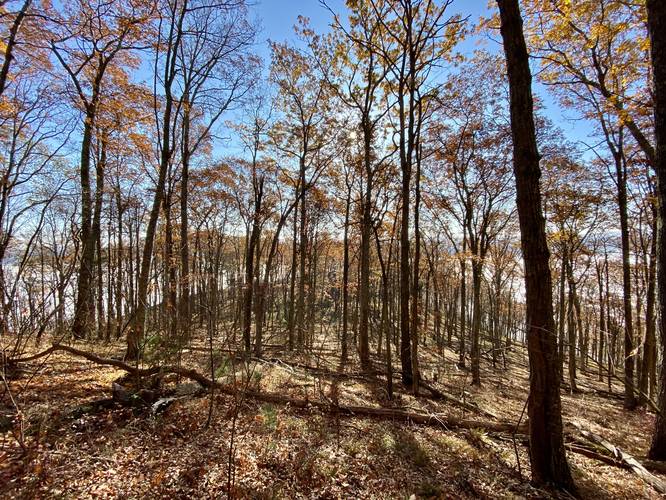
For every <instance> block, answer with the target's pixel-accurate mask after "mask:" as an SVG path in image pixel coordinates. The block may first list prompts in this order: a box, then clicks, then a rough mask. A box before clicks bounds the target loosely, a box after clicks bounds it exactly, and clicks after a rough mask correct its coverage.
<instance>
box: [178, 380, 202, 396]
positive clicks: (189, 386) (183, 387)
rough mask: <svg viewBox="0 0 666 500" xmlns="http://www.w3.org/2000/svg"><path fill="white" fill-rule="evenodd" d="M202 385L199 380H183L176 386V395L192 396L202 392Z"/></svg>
mask: <svg viewBox="0 0 666 500" xmlns="http://www.w3.org/2000/svg"><path fill="white" fill-rule="evenodd" d="M201 389H202V387H201V385H199V384H198V383H197V382H183V383H182V384H178V385H177V386H176V391H175V394H176V396H192V395H194V394H197V393H199V392H201Z"/></svg>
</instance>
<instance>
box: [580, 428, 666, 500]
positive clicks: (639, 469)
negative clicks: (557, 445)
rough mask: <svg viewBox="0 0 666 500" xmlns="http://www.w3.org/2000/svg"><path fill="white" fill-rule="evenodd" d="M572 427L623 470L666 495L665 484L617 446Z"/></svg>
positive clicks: (591, 433) (595, 435)
mask: <svg viewBox="0 0 666 500" xmlns="http://www.w3.org/2000/svg"><path fill="white" fill-rule="evenodd" d="M572 425H573V426H574V427H575V428H576V429H577V430H578V432H579V433H580V435H581V436H583V437H584V438H585V439H587V440H588V441H590V442H592V443H594V444H596V445H597V446H599V447H601V449H603V450H606V451H607V452H608V453H609V454H610V455H611V456H612V457H613V458H615V459H616V460H617V461H618V462H620V464H622V466H623V467H624V468H625V469H628V470H630V471H631V472H633V473H634V474H636V475H637V476H638V477H640V478H641V479H642V480H643V481H645V482H646V483H647V484H649V485H650V486H652V487H653V488H654V489H655V490H657V491H658V492H659V493H661V494H666V482H665V481H663V480H662V479H660V478H658V477H657V476H655V475H653V474H651V473H650V472H649V471H648V470H647V469H646V468H645V467H644V466H643V465H642V464H641V463H640V462H639V461H638V460H636V459H635V458H634V457H632V456H631V455H629V454H628V453H627V452H625V451H622V450H621V449H620V448H618V447H617V446H614V445H613V444H611V443H609V442H608V441H606V440H605V439H604V438H603V437H601V436H599V435H597V434H594V433H593V432H590V431H588V430H585V429H583V428H582V427H581V425H580V424H578V423H576V422H573V423H572Z"/></svg>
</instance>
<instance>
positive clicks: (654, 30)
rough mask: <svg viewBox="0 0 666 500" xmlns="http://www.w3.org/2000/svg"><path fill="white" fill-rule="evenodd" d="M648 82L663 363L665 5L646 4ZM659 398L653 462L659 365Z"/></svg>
mask: <svg viewBox="0 0 666 500" xmlns="http://www.w3.org/2000/svg"><path fill="white" fill-rule="evenodd" d="M647 14H648V30H649V33H650V42H651V44H650V53H651V56H652V78H653V82H654V123H655V138H656V148H655V151H656V155H655V162H654V164H653V165H652V166H653V168H654V170H655V172H656V173H657V194H658V196H657V200H658V206H659V234H658V235H655V236H656V237H657V238H658V247H657V270H658V274H657V288H658V297H659V299H658V300H659V311H660V314H659V315H658V318H659V320H658V321H659V323H658V328H659V336H660V338H661V348H662V358H663V359H666V3H664V2H663V1H660V0H647ZM659 378H660V386H661V387H660V389H659V398H658V400H657V405H658V406H659V409H660V410H661V412H660V413H658V414H657V417H656V419H655V427H654V434H653V436H652V444H651V446H650V451H649V456H650V458H651V459H653V460H666V363H662V366H661V374H660V376H659Z"/></svg>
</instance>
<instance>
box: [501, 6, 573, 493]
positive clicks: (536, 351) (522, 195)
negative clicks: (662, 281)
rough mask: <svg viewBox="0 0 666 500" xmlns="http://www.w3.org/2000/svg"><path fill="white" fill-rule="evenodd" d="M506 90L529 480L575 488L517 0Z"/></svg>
mask: <svg viewBox="0 0 666 500" xmlns="http://www.w3.org/2000/svg"><path fill="white" fill-rule="evenodd" d="M497 5H498V7H499V12H500V20H501V28H500V30H501V34H502V40H503V42H504V52H505V55H506V66H507V74H508V78H509V91H510V113H511V135H512V138H513V150H514V151H513V168H514V175H515V179H516V201H517V206H518V219H519V222H520V236H521V248H522V252H523V260H524V266H525V301H526V315H527V320H526V323H527V329H528V330H527V348H528V353H529V359H530V362H529V364H530V397H529V402H528V415H529V419H530V420H529V437H530V463H531V464H532V481H534V482H535V483H536V484H547V483H553V484H554V485H556V486H558V487H561V488H564V489H567V490H569V491H572V490H574V488H575V486H574V483H573V478H572V477H571V472H570V470H569V464H568V463H567V459H566V454H565V451H564V438H563V435H562V413H561V412H562V409H561V402H560V379H559V370H558V368H557V342H556V339H555V322H554V320H553V301H552V288H551V276H550V267H549V262H548V260H549V252H548V245H547V243H546V228H545V221H544V218H543V213H542V205H541V193H540V188H539V177H540V175H541V172H540V168H539V151H538V149H537V142H536V133H535V127H534V111H533V109H534V104H533V100H532V89H531V81H532V77H531V74H530V67H529V59H528V54H527V47H526V46H525V39H524V36H523V29H522V25H523V22H522V18H521V15H520V8H519V6H518V0H498V1H497Z"/></svg>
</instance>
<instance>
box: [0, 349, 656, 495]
mask: <svg viewBox="0 0 666 500" xmlns="http://www.w3.org/2000/svg"><path fill="white" fill-rule="evenodd" d="M47 347H48V346H47ZM74 347H75V349H77V350H79V351H82V352H84V353H93V352H94V354H95V355H96V356H98V357H100V358H102V360H109V359H111V360H116V361H117V360H120V359H122V352H123V345H122V344H120V343H116V344H113V343H112V344H108V345H106V346H103V347H99V346H97V347H93V346H92V345H91V344H86V343H77V344H74ZM335 347H336V346H333V345H329V343H327V342H326V341H322V342H321V343H320V345H319V346H318V347H316V348H314V349H313V352H312V353H310V354H307V355H306V354H298V353H296V352H286V351H284V350H282V349H280V348H278V347H277V346H272V347H267V349H266V352H265V355H264V357H263V358H262V359H258V358H253V359H252V360H250V361H249V362H247V361H244V360H243V358H242V355H240V354H238V355H236V354H235V353H234V355H232V353H231V350H229V349H226V350H220V349H217V348H214V349H213V351H212V352H213V353H214V354H213V356H212V357H211V351H210V349H209V347H208V344H207V342H206V340H205V339H199V340H198V341H195V342H193V343H192V345H191V346H190V348H188V349H185V350H184V352H183V355H182V359H181V366H182V367H183V368H189V369H195V370H196V372H197V373H198V374H200V375H203V376H204V377H210V376H211V374H214V376H215V380H216V383H217V384H221V385H220V387H224V390H222V389H220V390H215V388H213V390H212V392H211V391H209V390H206V389H205V388H203V387H202V386H201V385H199V384H198V383H196V382H192V380H189V379H188V378H186V377H178V376H176V375H174V374H165V375H164V376H162V377H161V378H160V384H159V387H157V384H155V383H154V382H152V381H148V379H147V378H144V380H143V381H142V385H143V386H146V385H147V384H150V383H152V386H153V388H152V389H151V390H148V389H144V392H141V393H133V392H132V389H131V388H130V387H135V386H136V384H135V381H134V380H133V379H134V377H132V376H128V374H127V372H126V371H125V370H122V369H120V368H117V367H114V366H105V365H103V364H100V363H96V362H91V361H89V360H88V359H85V358H83V357H81V356H78V355H73V354H72V353H70V352H64V351H54V352H51V353H49V354H48V355H46V356H43V357H38V358H36V359H34V360H30V361H26V362H23V363H17V364H16V365H15V368H16V371H15V373H14V374H13V380H11V381H8V382H9V383H8V388H9V390H3V397H2V405H3V407H1V408H0V419H1V422H0V423H1V424H2V426H1V429H2V438H1V441H0V442H1V448H0V496H1V497H3V498H165V497H170V498H188V497H196V498H220V497H226V496H227V494H228V493H229V494H230V495H229V496H231V497H233V498H409V497H411V496H412V495H415V497H414V498H516V497H517V498H570V497H569V496H568V495H567V493H566V492H553V491H548V490H545V489H537V488H534V487H532V486H531V485H530V483H529V477H530V462H529V457H528V448H527V441H526V440H527V436H526V426H525V420H526V414H525V413H524V408H525V403H526V398H527V388H528V387H529V384H528V382H527V378H528V372H527V352H526V350H525V348H524V346H522V345H520V344H514V345H513V346H512V347H511V348H510V349H509V350H508V351H507V352H506V354H507V355H506V368H503V366H502V364H503V360H502V359H501V358H500V366H497V367H495V368H493V367H492V363H491V360H490V359H489V358H487V359H483V360H482V364H481V369H482V374H483V385H482V387H480V388H479V387H474V386H472V385H471V384H470V382H471V375H470V373H469V372H468V371H467V370H465V369H460V368H459V367H458V366H457V362H458V355H457V354H456V353H455V352H454V351H452V350H449V349H445V350H444V351H443V353H442V354H441V355H440V354H439V353H438V352H437V350H436V348H435V347H434V346H432V345H431V346H425V347H423V348H422V349H421V353H422V359H421V363H422V374H423V377H424V384H422V387H421V393H420V394H419V396H418V397H415V396H414V395H413V393H412V391H411V390H408V389H406V388H405V387H404V386H403V385H402V384H401V383H400V381H399V378H395V381H394V398H393V401H389V400H388V398H387V391H386V377H385V376H384V375H383V373H384V370H385V368H383V366H384V365H383V364H382V363H383V359H384V356H382V361H380V360H379V358H377V357H375V358H374V359H373V367H374V371H372V372H370V373H366V374H363V373H362V372H361V368H360V366H357V365H356V364H354V363H349V364H348V365H347V367H346V370H345V371H344V372H340V371H339V370H338V365H339V357H338V356H336V354H335V353H336V352H337V351H336V348H335ZM43 351H44V349H41V350H39V349H35V350H34V351H33V352H34V353H39V352H43ZM239 352H240V351H239ZM27 354H28V353H26V355H24V356H23V357H24V358H26V357H29V356H27ZM211 359H212V362H213V369H212V370H211ZM206 374H208V375H206ZM606 376H607V373H605V374H604V381H603V382H600V381H599V377H598V371H597V368H596V365H593V364H592V363H590V366H588V369H587V371H585V370H580V373H579V378H578V388H577V392H576V393H574V394H570V393H569V392H568V391H566V390H564V391H563V394H562V402H563V420H564V424H565V442H566V443H567V444H566V446H567V450H568V451H567V455H568V459H569V463H570V465H571V467H572V471H573V474H574V478H575V480H576V483H577V485H578V487H579V494H580V496H581V497H583V498H659V497H660V495H659V493H658V491H657V490H656V489H655V487H654V486H652V485H650V484H648V483H647V482H646V481H644V480H643V479H642V478H641V477H639V476H638V475H636V474H635V473H633V472H632V471H631V470H629V469H627V468H626V467H625V466H624V465H623V464H622V463H621V461H619V460H617V459H614V458H612V457H611V456H610V454H609V453H608V452H607V450H604V449H603V448H600V447H599V446H595V444H594V443H592V442H590V441H586V440H585V439H582V438H581V435H580V429H583V430H585V431H588V432H592V433H593V434H595V435H597V436H600V437H603V438H604V439H605V440H607V441H608V442H610V443H612V444H613V445H615V446H616V447H618V448H620V449H621V450H622V451H623V452H624V453H627V454H628V455H630V456H633V457H635V458H636V459H637V460H639V461H641V462H644V463H645V462H647V467H648V468H651V467H650V465H649V464H650V462H649V461H646V460H643V458H644V457H645V455H646V452H647V449H648V447H649V429H651V428H652V427H653V419H654V415H653V414H651V413H650V412H649V411H646V410H637V411H631V412H629V411H625V410H623V408H622V398H621V394H622V386H621V384H620V383H618V382H615V381H614V382H613V384H612V393H608V382H607V380H606ZM114 384H115V385H114ZM114 387H115V389H114ZM424 387H428V388H430V390H428V389H425V388H424ZM565 389H566V388H565ZM125 392H126V393H125ZM257 394H261V395H268V396H269V397H268V398H263V399H264V400H262V396H257ZM278 394H279V395H280V397H282V398H284V399H289V398H291V399H293V400H297V401H301V402H305V403H306V404H305V405H304V407H297V406H296V405H294V404H290V403H287V404H281V403H282V402H281V401H278V400H275V401H273V402H270V395H278ZM128 395H129V397H127V396H128ZM276 398H277V396H276ZM265 399H268V401H266V400H265ZM347 407H359V408H372V409H379V408H385V409H395V410H401V411H402V412H405V413H410V414H419V415H427V416H429V418H428V419H427V420H425V421H423V422H419V423H415V422H413V421H410V420H407V419H404V418H401V417H400V415H401V413H397V414H396V415H394V416H391V415H389V414H387V415H384V416H375V417H373V416H367V415H358V414H354V415H350V414H348V413H346V412H343V411H341V410H340V408H347ZM16 410H18V411H16ZM458 421H461V422H463V424H462V425H464V426H468V427H469V428H460V427H457V426H455V422H458ZM450 422H454V424H453V425H450ZM492 423H495V424H498V426H497V429H496V430H489V429H488V427H492V425H491V424H492ZM504 424H507V425H506V426H505V427H506V429H505V430H502V429H501V427H502V425H504ZM511 429H513V431H512V430H511ZM595 454H596V455H597V456H594V455H595ZM591 456H594V458H591ZM655 466H656V465H655V464H653V465H652V467H655ZM651 472H652V473H653V474H654V475H653V476H652V477H653V478H655V479H656V480H657V481H666V477H664V476H661V477H660V476H659V473H658V472H657V471H654V470H652V471H651Z"/></svg>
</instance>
